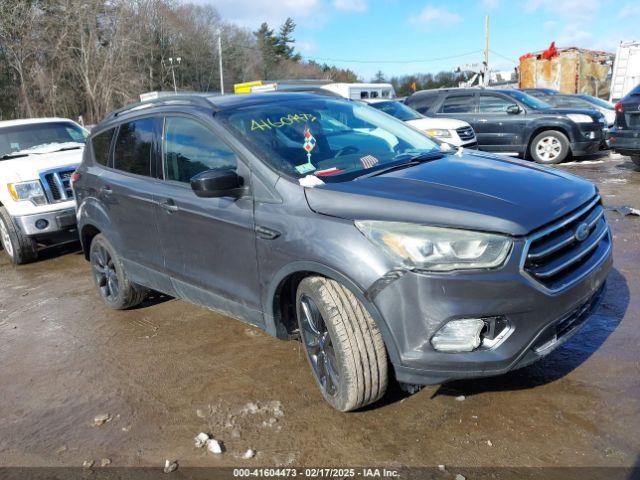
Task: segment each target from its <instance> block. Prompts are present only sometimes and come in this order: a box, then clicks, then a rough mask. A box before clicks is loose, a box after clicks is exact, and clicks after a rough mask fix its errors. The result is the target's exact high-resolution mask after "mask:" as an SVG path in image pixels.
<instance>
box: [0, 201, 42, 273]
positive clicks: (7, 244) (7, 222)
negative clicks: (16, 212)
mask: <svg viewBox="0 0 640 480" xmlns="http://www.w3.org/2000/svg"><path fill="white" fill-rule="evenodd" d="M0 244H2V248H3V249H4V251H5V252H6V253H7V255H8V256H9V259H10V260H11V263H13V264H14V265H23V264H25V263H30V262H34V261H35V260H36V259H37V258H38V245H37V244H36V242H35V241H33V239H31V238H29V237H27V236H25V235H23V233H22V231H21V230H20V229H19V228H18V227H16V225H15V223H13V220H12V219H11V215H9V212H7V209H6V208H4V207H0Z"/></svg>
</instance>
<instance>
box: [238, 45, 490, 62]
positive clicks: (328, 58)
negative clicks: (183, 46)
mask: <svg viewBox="0 0 640 480" xmlns="http://www.w3.org/2000/svg"><path fill="white" fill-rule="evenodd" d="M229 47H230V48H244V49H246V50H252V51H258V50H259V48H258V47H257V46H249V45H242V44H239V43H229ZM481 52H482V50H474V51H472V52H466V53H460V54H457V55H447V56H446V57H434V58H423V59H415V60H363V59H347V58H330V57H316V56H313V55H302V54H301V55H300V56H301V57H302V58H304V59H305V60H313V61H320V62H338V63H395V64H408V63H429V62H440V61H443V60H451V59H454V58H460V57H467V56H469V55H477V54H478V53H481Z"/></svg>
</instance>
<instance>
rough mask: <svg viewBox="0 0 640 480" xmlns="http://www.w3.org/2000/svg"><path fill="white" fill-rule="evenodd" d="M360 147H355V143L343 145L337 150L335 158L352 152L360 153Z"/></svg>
mask: <svg viewBox="0 0 640 480" xmlns="http://www.w3.org/2000/svg"><path fill="white" fill-rule="evenodd" d="M359 151H360V149H359V148H358V147H354V146H353V145H349V146H346V147H342V148H341V149H340V150H338V151H337V152H336V154H335V155H334V156H333V158H338V157H340V156H342V155H350V154H352V153H358V152H359Z"/></svg>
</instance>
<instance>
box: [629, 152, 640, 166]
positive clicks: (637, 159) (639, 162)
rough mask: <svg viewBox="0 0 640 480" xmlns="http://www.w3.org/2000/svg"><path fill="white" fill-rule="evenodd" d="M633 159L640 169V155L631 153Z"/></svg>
mask: <svg viewBox="0 0 640 480" xmlns="http://www.w3.org/2000/svg"><path fill="white" fill-rule="evenodd" d="M631 161H632V162H633V163H635V164H636V167H638V169H640V155H631Z"/></svg>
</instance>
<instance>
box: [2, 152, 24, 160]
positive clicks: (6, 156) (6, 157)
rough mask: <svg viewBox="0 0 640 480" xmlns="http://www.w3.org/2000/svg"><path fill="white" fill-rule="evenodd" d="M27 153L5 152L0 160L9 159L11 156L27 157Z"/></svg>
mask: <svg viewBox="0 0 640 480" xmlns="http://www.w3.org/2000/svg"><path fill="white" fill-rule="evenodd" d="M28 156H29V154H28V153H5V154H3V155H2V156H1V157H0V160H11V159H12V158H20V157H28Z"/></svg>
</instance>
